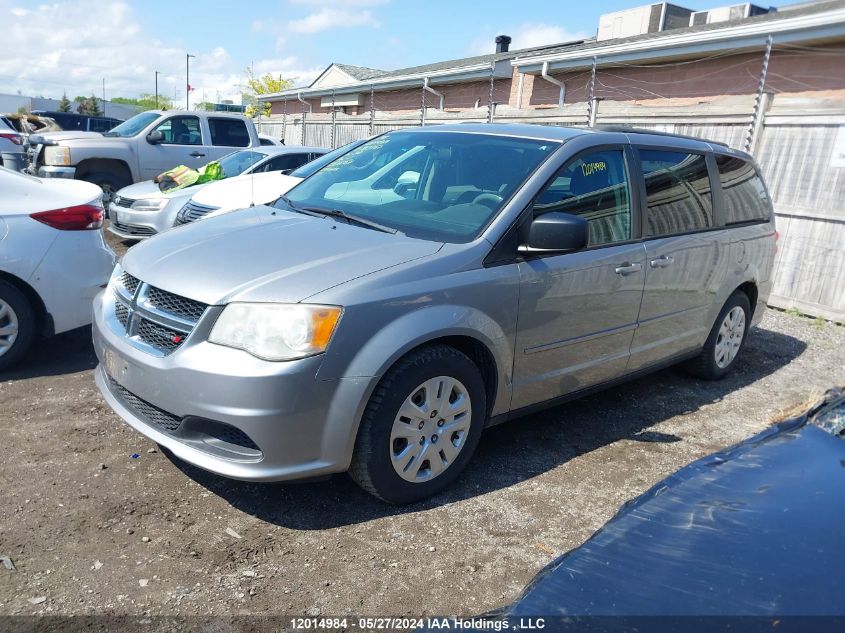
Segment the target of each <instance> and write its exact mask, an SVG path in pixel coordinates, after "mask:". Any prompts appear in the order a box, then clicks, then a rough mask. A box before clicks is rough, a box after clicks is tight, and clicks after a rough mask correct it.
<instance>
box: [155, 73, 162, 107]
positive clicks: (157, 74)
mask: <svg viewBox="0 0 845 633" xmlns="http://www.w3.org/2000/svg"><path fill="white" fill-rule="evenodd" d="M155 72H156V110H158V76H159V75H160V74H161V73H160V72H158V71H155Z"/></svg>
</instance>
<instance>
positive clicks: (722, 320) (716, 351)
mask: <svg viewBox="0 0 845 633" xmlns="http://www.w3.org/2000/svg"><path fill="white" fill-rule="evenodd" d="M750 322H751V304H750V303H749V302H748V297H747V296H746V294H745V293H744V292H742V291H741V290H737V291H736V292H734V293H733V294H732V295H731V296H730V297H729V298H728V300H727V302H726V303H725V305H724V306H723V307H722V310H721V311H720V312H719V316H718V317H716V322H715V323H714V324H713V329H712V330H710V335H709V336H708V337H707V341H705V343H704V347H703V348H702V349H701V354H699V355H698V356H697V357H695V358H693V359H692V360H691V361H690V362H689V364H688V365H687V367H688V368H689V370H690V371H691V372H692V373H693V374H695V375H696V376H699V377H700V378H705V379H707V380H719V379H720V378H724V377H725V375H727V373H728V372H729V371H730V370H731V367H733V364H734V362H735V361H736V359H737V356H739V352H740V350H742V346H743V344H744V343H745V337H746V334H747V333H748V327H749V324H750Z"/></svg>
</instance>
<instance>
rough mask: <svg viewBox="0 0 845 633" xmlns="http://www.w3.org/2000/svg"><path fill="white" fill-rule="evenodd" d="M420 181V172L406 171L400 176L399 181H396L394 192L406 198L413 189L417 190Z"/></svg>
mask: <svg viewBox="0 0 845 633" xmlns="http://www.w3.org/2000/svg"><path fill="white" fill-rule="evenodd" d="M419 181H420V174H419V172H416V171H406V172H405V173H403V174H402V175H401V176H399V179H398V180H397V181H396V186H394V187H393V191H394V192H396V193H397V194H398V195H400V196H404V195H405V194H406V193H408V191H410V190H411V189H415V188H416V186H417V184H418V183H419Z"/></svg>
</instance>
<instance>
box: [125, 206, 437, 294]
mask: <svg viewBox="0 0 845 633" xmlns="http://www.w3.org/2000/svg"><path fill="white" fill-rule="evenodd" d="M442 246H443V244H442V243H440V242H429V241H425V240H418V239H412V238H409V237H405V236H403V235H400V234H396V235H392V234H389V233H382V232H379V231H374V230H371V229H366V228H361V227H358V226H354V225H348V224H346V223H345V222H343V221H335V220H333V219H331V218H324V217H310V216H305V215H300V214H298V213H294V212H289V211H281V210H278V209H273V208H271V207H266V206H259V207H253V208H251V209H246V210H244V211H243V212H239V213H231V214H226V215H222V216H220V217H217V218H212V219H210V220H204V221H202V222H194V223H192V224H187V225H185V226H182V227H179V228H176V229H173V230H170V231H167V232H166V233H163V234H160V235H158V236H156V237H154V238H152V239H149V240H147V241H145V242H143V243H142V244H138V245H136V246H134V247H132V248H131V249H130V250H129V251H128V252H127V253H126V255H125V256H124V257H123V261H122V265H123V268H124V269H125V270H126V271H127V272H128V273H130V274H131V275H134V276H135V277H137V278H139V279H141V280H142V281H145V282H147V283H149V284H151V285H153V286H156V287H158V288H161V289H163V290H167V291H169V292H173V293H175V294H178V295H181V296H184V297H188V298H191V299H195V300H197V301H202V302H203V303H208V304H216V305H222V304H225V303H229V302H231V301H258V302H281V303H296V302H299V301H302V300H304V299H306V298H308V297H310V296H312V295H314V294H316V293H318V292H322V291H324V290H327V289H329V288H331V287H333V286H336V285H338V284H342V283H345V282H347V281H351V280H353V279H356V278H358V277H362V276H364V275H369V274H371V273H374V272H376V271H379V270H384V269H386V268H391V267H393V266H398V265H399V264H402V263H405V262H407V261H411V260H413V259H418V258H420V257H425V256H428V255H432V254H434V253H436V252H437V251H438V250H440V248H441V247H442Z"/></svg>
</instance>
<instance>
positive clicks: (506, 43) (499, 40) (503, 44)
mask: <svg viewBox="0 0 845 633" xmlns="http://www.w3.org/2000/svg"><path fill="white" fill-rule="evenodd" d="M510 45H511V38H510V37H508V36H507V35H497V36H496V52H497V53H507V52H508V49H509V48H510Z"/></svg>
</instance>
